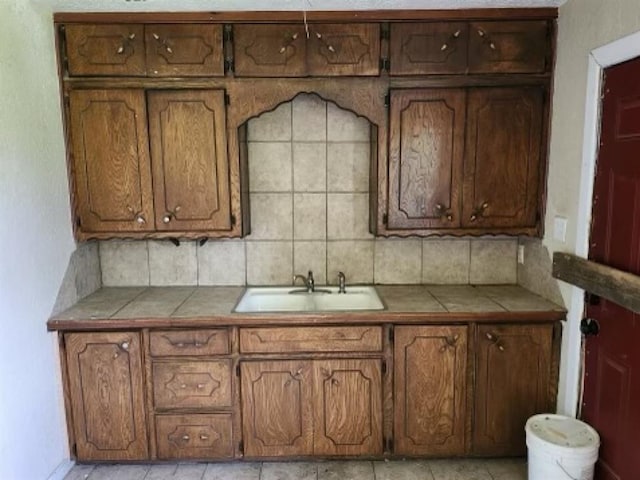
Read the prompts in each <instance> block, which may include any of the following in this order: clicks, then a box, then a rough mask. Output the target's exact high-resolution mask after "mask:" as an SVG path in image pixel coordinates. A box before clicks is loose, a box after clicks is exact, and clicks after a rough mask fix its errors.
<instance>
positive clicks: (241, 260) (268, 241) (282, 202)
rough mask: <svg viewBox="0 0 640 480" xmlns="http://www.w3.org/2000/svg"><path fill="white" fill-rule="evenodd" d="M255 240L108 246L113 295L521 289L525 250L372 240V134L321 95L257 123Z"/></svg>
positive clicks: (252, 151)
mask: <svg viewBox="0 0 640 480" xmlns="http://www.w3.org/2000/svg"><path fill="white" fill-rule="evenodd" d="M248 139H249V145H248V147H249V189H250V205H251V223H252V224H251V230H252V233H251V234H250V235H248V236H247V237H246V238H244V239H237V240H216V239H210V240H209V241H208V242H207V243H206V244H204V245H202V246H198V245H197V244H196V242H193V241H181V243H180V246H179V247H176V246H174V245H173V244H172V243H170V242H169V241H148V242H147V241H103V242H100V248H99V254H100V266H101V270H102V283H103V285H105V286H123V285H149V284H151V285H196V284H200V285H243V284H250V285H281V284H290V283H291V279H292V276H293V274H294V272H295V273H302V274H306V272H307V271H308V270H313V272H314V276H315V278H316V283H317V284H324V283H329V284H335V283H336V282H337V275H338V272H339V271H343V272H344V273H345V274H346V276H347V283H373V282H375V283H382V284H386V283H389V284H398V283H402V284H412V283H413V284H415V283H430V284H438V283H442V284H454V283H461V284H464V283H478V284H490V283H515V282H516V277H517V268H516V266H517V265H516V249H517V239H511V238H507V239H505V238H497V239H496V238H480V239H476V238H474V239H454V238H436V239H431V238H429V239H424V240H423V239H417V238H408V239H384V238H378V239H374V237H373V235H371V233H369V193H368V191H369V161H370V160H369V148H370V146H369V143H368V142H369V124H368V122H367V121H366V120H365V119H363V118H360V117H357V116H356V115H355V114H353V113H351V112H349V111H345V110H341V109H339V108H338V107H337V106H336V105H335V104H333V103H330V102H329V103H327V102H324V101H323V100H321V99H320V98H319V97H317V96H315V95H300V96H298V97H296V98H295V99H294V100H293V101H292V102H289V103H285V104H283V105H281V106H279V107H278V108H276V109H275V110H273V111H271V112H267V113H264V114H263V115H260V116H259V117H257V118H254V119H252V120H250V121H249V125H248Z"/></svg>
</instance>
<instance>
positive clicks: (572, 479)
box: [556, 460, 580, 480]
mask: <svg viewBox="0 0 640 480" xmlns="http://www.w3.org/2000/svg"><path fill="white" fill-rule="evenodd" d="M556 464H557V465H558V466H559V467H560V470H562V471H563V472H564V473H565V475H566V476H567V477H569V478H570V479H571V480H580V479H578V478H575V477H572V476H571V474H570V473H569V472H567V471H566V470H565V469H564V467H563V466H562V464H561V463H560V460H556Z"/></svg>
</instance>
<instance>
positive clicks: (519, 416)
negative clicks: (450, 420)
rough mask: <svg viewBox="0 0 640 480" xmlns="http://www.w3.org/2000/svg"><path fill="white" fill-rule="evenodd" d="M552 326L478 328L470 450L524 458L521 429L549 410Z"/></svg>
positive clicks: (523, 433) (551, 407)
mask: <svg viewBox="0 0 640 480" xmlns="http://www.w3.org/2000/svg"><path fill="white" fill-rule="evenodd" d="M552 336H553V325H504V326H499V325H481V326H479V327H478V336H477V338H476V348H477V353H476V392H475V414H474V426H475V428H474V435H473V452H474V453H476V454H481V455H483V454H484V455H522V454H524V453H525V451H526V444H525V431H524V426H525V424H526V422H527V419H528V418H529V417H530V416H532V415H535V414H537V413H544V412H548V411H551V410H552V409H553V408H554V406H555V398H549V381H550V378H551V358H552V351H551V350H552V346H553V339H552Z"/></svg>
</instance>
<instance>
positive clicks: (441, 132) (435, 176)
mask: <svg viewBox="0 0 640 480" xmlns="http://www.w3.org/2000/svg"><path fill="white" fill-rule="evenodd" d="M465 98H466V93H465V91H464V90H458V89H440V90H435V89H433V90H402V91H392V92H391V118H390V127H389V128H390V132H389V211H388V221H387V225H388V228H389V229H390V230H393V229H404V230H410V229H416V230H420V229H430V228H440V229H442V228H455V227H459V226H460V201H461V194H460V184H461V179H462V160H463V154H464V129H465Z"/></svg>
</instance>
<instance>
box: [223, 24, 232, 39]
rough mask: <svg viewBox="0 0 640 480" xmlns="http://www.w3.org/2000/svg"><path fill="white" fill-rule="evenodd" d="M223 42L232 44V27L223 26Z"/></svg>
mask: <svg viewBox="0 0 640 480" xmlns="http://www.w3.org/2000/svg"><path fill="white" fill-rule="evenodd" d="M224 41H225V42H233V26H232V25H225V26H224Z"/></svg>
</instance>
